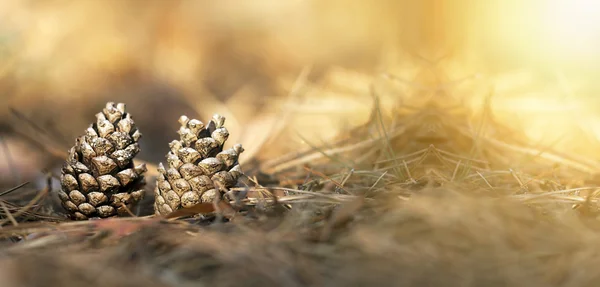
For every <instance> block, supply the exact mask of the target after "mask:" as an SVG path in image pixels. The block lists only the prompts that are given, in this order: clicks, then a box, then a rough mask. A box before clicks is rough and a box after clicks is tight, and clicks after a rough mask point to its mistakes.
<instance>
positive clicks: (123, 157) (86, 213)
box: [59, 103, 146, 220]
mask: <svg viewBox="0 0 600 287" xmlns="http://www.w3.org/2000/svg"><path fill="white" fill-rule="evenodd" d="M96 119H97V120H96V123H95V124H92V125H90V127H89V128H88V129H87V130H86V132H85V135H84V136H81V137H79V138H77V140H76V143H75V146H74V147H72V148H71V149H70V150H69V156H68V158H67V161H66V164H65V165H64V166H63V168H62V171H61V178H60V182H61V186H62V190H61V191H59V197H60V200H61V202H62V206H63V207H64V208H65V209H66V210H67V212H68V215H69V217H70V218H72V219H76V220H85V219H88V218H92V217H103V218H104V217H110V216H115V215H119V216H122V215H127V214H128V212H127V208H128V209H131V208H132V207H133V206H134V205H135V204H136V203H137V202H139V201H140V200H141V199H142V197H143V195H144V190H143V186H144V184H145V181H144V172H146V165H145V164H140V165H138V166H134V165H133V158H134V157H135V156H136V155H137V153H138V152H139V151H140V148H139V145H138V140H139V139H140V137H141V136H142V134H141V133H140V131H139V130H138V129H137V128H136V126H135V123H134V122H133V119H132V118H131V115H130V114H129V113H126V112H125V104H122V103H120V104H117V105H116V106H115V104H114V103H107V104H106V107H105V108H104V109H103V110H102V112H101V113H98V114H96ZM124 206H126V207H124Z"/></svg>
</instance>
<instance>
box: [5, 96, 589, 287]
mask: <svg viewBox="0 0 600 287" xmlns="http://www.w3.org/2000/svg"><path fill="white" fill-rule="evenodd" d="M374 99H375V105H374V107H373V110H372V114H371V117H370V120H369V121H368V122H367V123H365V124H364V125H363V126H360V127H357V128H355V129H353V130H350V131H348V132H347V133H345V134H344V135H342V136H341V137H340V138H339V139H338V140H336V141H335V142H333V143H329V144H325V145H318V146H317V145H315V146H313V147H311V148H309V149H307V150H302V151H298V152H294V153H292V154H288V155H284V156H281V157H279V158H276V159H273V160H270V161H263V162H260V163H259V164H258V165H257V167H258V168H254V169H248V171H247V172H246V171H245V176H242V175H241V169H240V168H239V166H238V165H237V159H238V156H243V154H241V152H242V151H243V149H242V148H241V146H238V145H234V146H233V147H232V148H231V149H225V150H223V143H224V142H225V140H226V130H222V128H223V120H224V119H222V118H221V117H218V116H216V117H215V118H214V119H213V120H212V121H211V122H210V123H209V124H208V125H207V129H205V127H204V124H202V123H201V122H200V121H196V120H190V119H188V118H187V117H182V118H181V119H180V123H181V125H182V129H181V130H180V132H179V134H180V137H181V139H180V140H178V141H174V142H173V143H171V145H170V147H171V151H170V152H169V154H168V155H167V161H168V167H164V166H162V164H161V165H159V166H158V168H157V170H158V180H157V187H156V189H155V196H156V201H151V200H150V201H149V202H145V203H144V202H141V203H140V204H141V205H146V207H148V206H149V207H154V208H151V209H156V214H153V212H147V213H145V214H144V213H143V212H142V213H138V214H133V215H138V216H136V217H119V218H117V217H114V218H108V219H100V220H88V221H68V220H65V219H63V217H61V212H60V210H58V209H53V208H51V207H48V206H49V205H50V203H48V200H47V201H46V204H40V202H42V203H43V202H44V201H43V200H40V198H38V196H40V197H46V199H48V196H49V194H51V192H50V191H51V186H50V185H49V186H48V188H47V190H45V191H43V192H42V193H39V194H37V195H36V197H35V198H33V199H32V200H31V201H30V202H28V203H23V204H22V205H19V204H20V203H19V202H12V203H11V201H9V200H8V198H7V197H6V199H4V198H1V199H2V201H0V203H1V204H2V211H1V212H2V213H1V214H2V217H3V223H2V229H0V236H1V237H2V238H3V242H2V244H3V251H2V253H1V254H2V257H0V258H1V259H0V279H1V280H2V285H3V286H37V285H36V284H39V282H44V284H46V285H47V286H58V285H60V286H83V285H86V286H107V285H110V286H198V285H207V286H240V285H244V286H370V285H372V286H597V285H598V284H600V275H598V273H597V272H596V269H597V267H596V266H597V263H599V261H600V246H599V245H598V242H600V233H599V231H600V225H599V224H598V223H600V221H599V218H598V198H597V192H596V191H597V185H595V183H594V182H595V180H594V178H595V177H594V176H595V170H596V167H597V165H595V163H593V162H591V161H585V160H579V159H577V158H573V157H568V156H566V155H562V154H560V153H557V152H555V151H552V150H550V149H540V148H536V147H534V146H531V145H528V144H527V143H526V140H524V137H523V136H522V135H520V134H519V133H518V132H517V131H513V130H511V129H509V128H507V127H504V126H502V125H500V124H499V123H497V122H495V120H494V117H493V115H492V114H491V112H490V109H489V106H486V107H484V108H483V109H482V110H483V112H482V113H480V114H478V115H476V116H475V115H474V114H473V111H470V110H469V109H467V108H466V107H465V106H461V105H458V106H447V105H445V104H444V103H440V102H436V101H428V102H426V103H425V104H424V105H421V106H417V107H410V106H408V105H400V106H399V108H398V110H397V111H395V112H394V113H393V114H394V116H393V117H391V118H386V117H384V116H383V115H382V113H381V112H380V108H379V106H378V102H377V96H376V95H374ZM209 147H210V148H209ZM128 167H129V168H131V166H128ZM184 167H185V168H184ZM216 167H218V168H216ZM232 173H233V174H232ZM198 176H204V179H206V181H205V182H209V181H210V182H211V183H212V185H211V186H204V185H203V186H201V187H198V188H195V187H193V186H192V185H193V181H192V179H193V178H197V177H198ZM237 177H239V180H240V181H239V182H238V183H237V184H235V182H236V181H237ZM49 180H50V181H52V175H51V174H49ZM213 188H215V189H214V191H215V192H213V193H211V195H212V196H210V197H207V198H206V199H204V198H203V193H206V192H207V191H209V190H213ZM198 190H200V191H199V192H198ZM8 192H9V191H7V192H5V193H6V194H8ZM10 192H11V193H13V194H14V192H15V191H14V190H13V191H10ZM147 192H148V191H147ZM40 194H42V195H40ZM186 194H187V195H186ZM217 195H218V196H217ZM62 196H63V197H64V195H62ZM159 201H160V202H159ZM167 207H169V208H167ZM78 208H79V209H78V210H79V211H81V205H80V206H79V207H78ZM143 208H144V206H142V209H143ZM123 215H127V214H123ZM26 221H29V222H26ZM32 221H33V222H32ZM57 221H58V222H60V223H56V222H57Z"/></svg>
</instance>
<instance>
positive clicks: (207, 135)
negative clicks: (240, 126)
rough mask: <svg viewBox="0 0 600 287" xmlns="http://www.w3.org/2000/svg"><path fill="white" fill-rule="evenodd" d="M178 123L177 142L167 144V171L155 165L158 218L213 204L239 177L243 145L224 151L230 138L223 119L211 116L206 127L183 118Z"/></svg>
mask: <svg viewBox="0 0 600 287" xmlns="http://www.w3.org/2000/svg"><path fill="white" fill-rule="evenodd" d="M179 123H180V124H181V128H180V129H179V132H178V133H179V136H180V140H174V141H172V142H171V143H170V144H169V147H170V148H171V151H170V152H169V153H168V154H167V163H168V167H167V168H165V167H164V166H163V164H162V163H160V164H159V165H158V172H159V175H158V177H157V181H156V188H155V190H154V194H155V199H156V200H155V202H154V210H155V212H156V214H159V215H161V214H162V215H165V214H169V213H171V212H173V211H175V210H177V209H180V208H188V207H191V206H193V205H195V204H198V203H201V202H212V201H213V200H215V199H216V198H217V197H221V196H222V195H223V192H224V191H225V190H227V189H228V188H231V187H233V186H235V185H236V184H237V181H238V178H239V177H240V176H241V175H242V171H241V169H240V166H239V164H238V157H239V155H240V153H242V152H243V151H244V149H243V148H242V145H240V144H236V145H235V146H233V147H232V148H230V149H228V150H223V144H224V143H225V141H226V140H227V137H228V136H229V132H228V131H227V129H226V128H225V127H223V124H224V123H225V118H224V117H223V116H220V115H214V116H213V118H212V120H211V121H210V122H209V123H208V126H206V127H205V125H204V123H202V122H201V121H199V120H196V119H192V120H190V119H189V118H188V117H186V116H181V118H179Z"/></svg>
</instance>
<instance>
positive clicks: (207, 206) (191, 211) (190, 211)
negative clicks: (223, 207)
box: [165, 202, 215, 219]
mask: <svg viewBox="0 0 600 287" xmlns="http://www.w3.org/2000/svg"><path fill="white" fill-rule="evenodd" d="M214 211H215V207H214V205H213V204H212V203H208V202H203V203H198V204H196V205H194V206H192V207H188V208H180V209H178V210H175V211H173V212H171V213H169V214H167V215H166V216H165V218H166V219H172V218H179V217H184V216H192V215H196V214H207V213H211V212H214Z"/></svg>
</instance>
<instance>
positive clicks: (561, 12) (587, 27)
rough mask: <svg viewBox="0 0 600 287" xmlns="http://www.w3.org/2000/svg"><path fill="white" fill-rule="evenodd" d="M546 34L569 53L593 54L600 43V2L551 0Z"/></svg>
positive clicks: (554, 44)
mask: <svg viewBox="0 0 600 287" xmlns="http://www.w3.org/2000/svg"><path fill="white" fill-rule="evenodd" d="M545 4H546V7H545V9H544V15H543V16H544V24H545V25H544V26H545V27H546V29H545V31H543V34H544V36H545V38H547V40H548V42H549V43H548V44H552V45H553V46H554V47H555V48H558V49H559V50H562V51H563V52H566V53H569V54H571V53H583V54H584V55H580V56H593V55H595V54H596V53H597V51H598V46H599V44H600V2H599V1H595V0H548V1H547V2H546V3H545Z"/></svg>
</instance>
